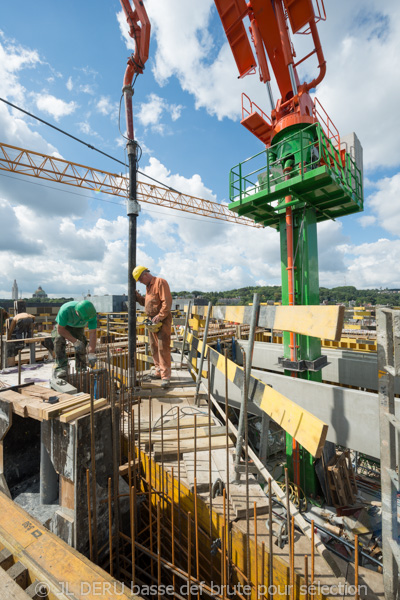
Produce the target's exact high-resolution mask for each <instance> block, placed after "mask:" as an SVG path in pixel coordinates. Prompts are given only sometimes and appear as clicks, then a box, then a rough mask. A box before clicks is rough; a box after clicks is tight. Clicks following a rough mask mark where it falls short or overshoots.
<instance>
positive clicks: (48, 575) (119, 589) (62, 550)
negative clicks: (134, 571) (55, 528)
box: [0, 492, 134, 600]
mask: <svg viewBox="0 0 400 600" xmlns="http://www.w3.org/2000/svg"><path fill="white" fill-rule="evenodd" d="M0 514H1V515H2V518H1V523H0V544H2V545H3V546H4V547H6V548H7V549H8V550H9V551H10V552H12V554H13V556H14V557H15V560H16V561H18V560H19V561H21V562H22V564H23V565H24V567H25V568H26V569H27V570H28V572H29V577H30V579H31V581H34V580H35V579H37V580H38V581H39V582H42V584H43V585H44V587H45V588H47V590H48V596H49V597H50V598H58V599H60V600H61V599H65V598H67V597H71V598H82V597H83V592H82V582H85V593H84V597H85V598H87V599H88V600H95V599H96V598H98V597H99V595H98V594H96V591H97V592H98V590H101V598H102V599H104V600H113V599H114V598H115V597H116V596H117V597H118V598H119V599H120V600H128V599H129V600H132V599H133V598H134V596H133V595H131V594H129V593H125V590H124V586H123V584H121V583H120V582H119V581H117V580H115V579H114V578H113V577H111V576H110V575H108V573H106V571H104V570H103V569H101V568H100V567H98V566H97V565H95V564H94V563H93V562H91V561H90V560H89V559H87V558H86V557H85V556H83V555H82V554H80V553H79V552H77V551H76V550H74V548H71V547H70V546H68V545H67V544H66V543H65V542H63V541H62V540H61V539H60V538H58V537H57V536H56V535H54V534H53V533H51V532H50V531H49V530H48V529H46V527H44V526H43V525H42V524H41V523H39V521H37V520H36V519H34V518H33V517H31V516H30V515H27V513H26V512H25V510H24V509H23V508H21V507H20V506H18V504H16V503H15V502H13V501H12V500H10V499H9V498H7V497H6V496H5V494H3V493H1V492H0ZM0 587H1V580H0ZM66 590H67V591H68V593H66ZM1 598H2V600H5V599H7V600H8V598H7V596H6V595H5V593H4V591H3V588H2V595H1ZM9 598H10V600H11V598H13V599H16V600H20V596H18V595H15V596H9ZM23 598H24V597H23V596H22V597H21V600H22V599H23ZM24 600H25V599H24Z"/></svg>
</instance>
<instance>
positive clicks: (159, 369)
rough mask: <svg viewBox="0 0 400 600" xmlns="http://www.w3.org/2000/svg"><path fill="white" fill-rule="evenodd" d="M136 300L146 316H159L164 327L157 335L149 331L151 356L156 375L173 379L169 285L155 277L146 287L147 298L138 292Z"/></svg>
mask: <svg viewBox="0 0 400 600" xmlns="http://www.w3.org/2000/svg"><path fill="white" fill-rule="evenodd" d="M136 300H137V301H138V303H139V304H140V305H141V306H144V310H145V312H146V315H147V316H148V317H150V318H151V319H152V318H153V317H155V316H156V315H158V316H159V317H160V318H161V321H162V327H161V329H160V330H159V331H157V333H153V332H152V331H149V337H150V348H151V354H152V356H153V360H154V367H155V370H156V373H159V374H160V375H161V379H170V377H171V325H172V315H171V306H172V296H171V292H170V289H169V285H168V283H167V282H166V281H165V279H161V277H153V279H152V280H151V282H150V283H149V284H148V285H147V286H146V296H145V297H143V296H141V295H140V294H139V293H138V292H136Z"/></svg>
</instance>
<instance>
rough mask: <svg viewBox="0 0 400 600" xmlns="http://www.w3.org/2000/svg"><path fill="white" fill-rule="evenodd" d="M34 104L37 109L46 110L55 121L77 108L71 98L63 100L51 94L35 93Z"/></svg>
mask: <svg viewBox="0 0 400 600" xmlns="http://www.w3.org/2000/svg"><path fill="white" fill-rule="evenodd" d="M36 106H37V107H38V109H39V110H42V111H44V112H47V113H48V114H49V115H51V116H52V117H54V119H55V120H56V121H59V120H60V119H61V117H65V116H67V115H70V114H71V113H73V112H75V110H76V109H77V104H76V102H74V101H72V100H71V102H65V100H62V99H61V98H56V97H55V96H53V95H52V94H37V95H36Z"/></svg>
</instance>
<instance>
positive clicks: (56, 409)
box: [43, 394, 90, 421]
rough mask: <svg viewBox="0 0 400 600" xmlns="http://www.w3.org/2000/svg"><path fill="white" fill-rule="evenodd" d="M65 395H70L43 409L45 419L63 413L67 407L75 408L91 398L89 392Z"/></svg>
mask: <svg viewBox="0 0 400 600" xmlns="http://www.w3.org/2000/svg"><path fill="white" fill-rule="evenodd" d="M64 395H65V396H69V399H68V400H65V401H62V402H60V401H59V402H57V404H49V405H46V407H45V408H44V410H43V419H44V420H45V421H48V420H49V419H53V418H54V417H57V416H58V415H59V414H61V413H62V412H63V411H66V410H67V409H71V408H73V407H74V408H75V407H77V406H79V405H80V404H83V403H84V402H87V401H88V400H89V399H90V395H89V394H80V395H76V396H72V397H71V394H64Z"/></svg>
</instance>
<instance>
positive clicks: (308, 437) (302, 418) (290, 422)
mask: <svg viewBox="0 0 400 600" xmlns="http://www.w3.org/2000/svg"><path fill="white" fill-rule="evenodd" d="M260 408H261V410H263V411H264V412H266V413H267V414H268V415H269V416H270V417H271V418H272V419H274V421H276V422H277V423H278V424H279V425H280V426H281V427H283V429H284V430H285V431H287V432H288V433H289V434H290V435H291V436H292V437H294V438H295V440H296V441H297V442H299V444H301V445H302V446H304V448H306V449H307V450H308V451H309V452H310V453H311V454H312V455H313V456H315V457H317V458H318V457H319V456H320V455H321V452H322V448H323V447H324V444H325V440H326V435H327V433H328V425H327V424H326V423H324V422H323V421H321V420H320V419H318V418H317V417H315V416H314V415H313V414H311V413H310V412H308V411H307V410H305V409H304V408H302V407H301V406H299V405H298V404H296V403H295V402H293V401H292V400H289V398H286V396H283V394H280V393H279V392H277V391H276V390H274V389H273V388H271V387H269V386H265V389H264V393H263V397H262V400H261V404H260Z"/></svg>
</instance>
